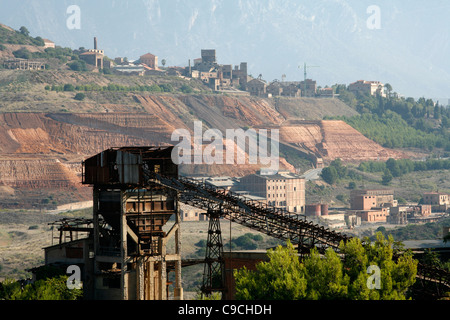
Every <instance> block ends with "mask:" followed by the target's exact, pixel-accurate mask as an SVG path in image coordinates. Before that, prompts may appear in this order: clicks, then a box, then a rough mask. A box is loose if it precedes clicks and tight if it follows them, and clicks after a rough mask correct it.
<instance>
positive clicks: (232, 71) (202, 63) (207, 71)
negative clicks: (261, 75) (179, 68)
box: [186, 49, 248, 91]
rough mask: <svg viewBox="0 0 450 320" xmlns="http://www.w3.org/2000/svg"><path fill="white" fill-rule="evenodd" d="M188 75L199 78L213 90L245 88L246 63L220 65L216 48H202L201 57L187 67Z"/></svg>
mask: <svg viewBox="0 0 450 320" xmlns="http://www.w3.org/2000/svg"><path fill="white" fill-rule="evenodd" d="M186 73H187V74H188V76H189V77H191V78H195V79H200V80H202V81H203V82H204V83H205V84H207V85H208V86H209V87H210V88H211V89H213V90H215V91H219V90H223V89H226V88H231V87H234V88H240V89H242V90H245V88H246V86H247V77H248V75H247V63H246V62H241V64H240V65H239V66H234V68H233V65H231V64H227V65H221V64H219V63H217V57H216V50H214V49H202V50H201V58H198V59H194V65H193V66H191V62H190V61H189V67H188V68H187V72H186Z"/></svg>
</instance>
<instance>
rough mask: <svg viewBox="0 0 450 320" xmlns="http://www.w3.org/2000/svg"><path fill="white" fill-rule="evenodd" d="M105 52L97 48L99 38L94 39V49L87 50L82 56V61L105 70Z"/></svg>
mask: <svg viewBox="0 0 450 320" xmlns="http://www.w3.org/2000/svg"><path fill="white" fill-rule="evenodd" d="M104 57H105V51H104V50H100V49H98V48H97V38H94V49H87V50H85V51H84V52H83V53H81V54H80V59H81V60H83V61H85V62H86V63H87V64H90V65H92V66H94V67H96V68H99V69H103V59H104Z"/></svg>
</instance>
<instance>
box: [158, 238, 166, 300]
mask: <svg viewBox="0 0 450 320" xmlns="http://www.w3.org/2000/svg"><path fill="white" fill-rule="evenodd" d="M159 252H160V254H161V256H160V258H161V259H160V260H159V263H158V271H159V287H158V290H159V292H158V296H159V300H167V266H166V246H165V244H164V241H163V239H161V238H160V239H159Z"/></svg>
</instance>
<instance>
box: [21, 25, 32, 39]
mask: <svg viewBox="0 0 450 320" xmlns="http://www.w3.org/2000/svg"><path fill="white" fill-rule="evenodd" d="M19 31H20V33H21V34H23V35H24V36H27V37H28V35H29V34H30V31H28V29H27V28H26V27H24V26H22V27H20V29H19Z"/></svg>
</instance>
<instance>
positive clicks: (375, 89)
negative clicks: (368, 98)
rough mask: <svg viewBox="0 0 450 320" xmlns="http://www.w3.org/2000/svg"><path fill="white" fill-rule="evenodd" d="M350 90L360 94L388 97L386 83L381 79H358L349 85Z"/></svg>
mask: <svg viewBox="0 0 450 320" xmlns="http://www.w3.org/2000/svg"><path fill="white" fill-rule="evenodd" d="M348 91H350V92H352V93H355V94H358V93H362V94H369V95H372V96H374V95H381V96H382V97H386V93H385V92H384V84H383V83H381V82H380V81H365V80H358V81H356V82H353V83H351V84H349V85H348Z"/></svg>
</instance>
